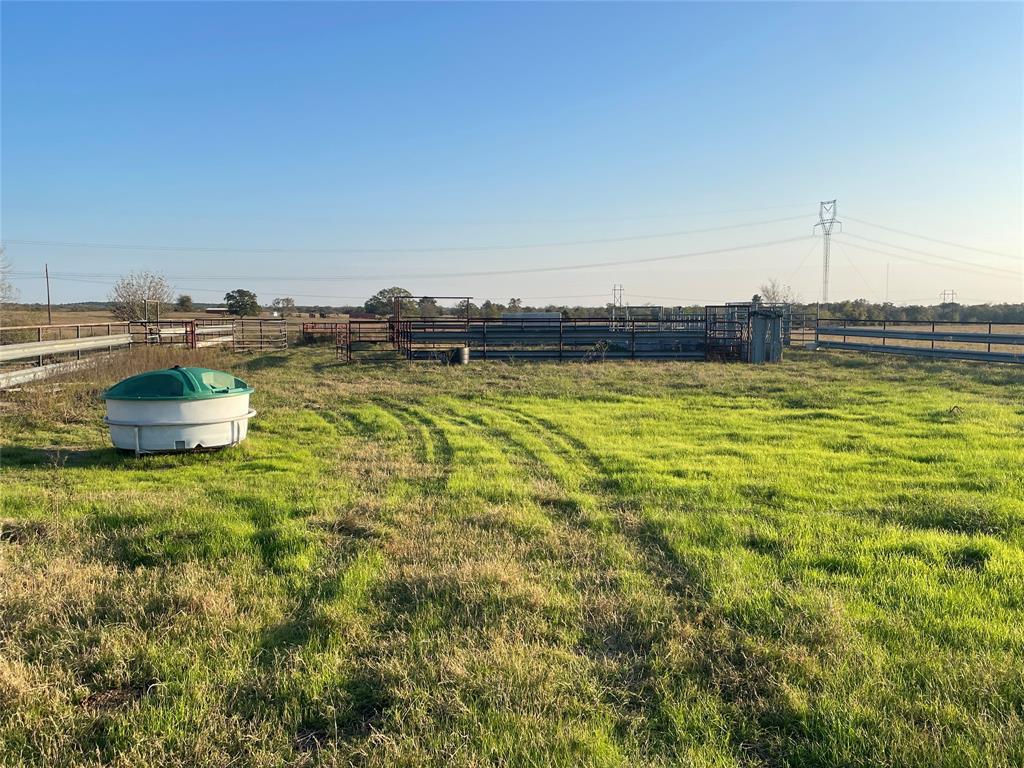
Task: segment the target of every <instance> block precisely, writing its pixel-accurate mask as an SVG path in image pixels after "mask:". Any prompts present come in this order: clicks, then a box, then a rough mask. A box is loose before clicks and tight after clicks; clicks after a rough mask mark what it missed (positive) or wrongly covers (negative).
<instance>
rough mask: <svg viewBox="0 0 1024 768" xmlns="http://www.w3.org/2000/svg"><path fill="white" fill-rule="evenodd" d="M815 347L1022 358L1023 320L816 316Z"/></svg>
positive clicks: (1016, 360) (1010, 360)
mask: <svg viewBox="0 0 1024 768" xmlns="http://www.w3.org/2000/svg"><path fill="white" fill-rule="evenodd" d="M815 344H816V345H817V347H819V348H821V349H836V350H848V351H854V352H878V353H884V354H892V355H904V356H919V357H931V358H944V359H950V360H978V361H986V362H1002V363H1024V323H996V322H980V323H975V322H962V321H955V320H835V319H830V320H824V319H823V320H821V321H819V323H818V325H817V327H816V329H815Z"/></svg>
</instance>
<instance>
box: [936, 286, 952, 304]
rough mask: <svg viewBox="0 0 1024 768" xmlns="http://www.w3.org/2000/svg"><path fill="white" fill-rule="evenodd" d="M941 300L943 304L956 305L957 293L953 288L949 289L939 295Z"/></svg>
mask: <svg viewBox="0 0 1024 768" xmlns="http://www.w3.org/2000/svg"><path fill="white" fill-rule="evenodd" d="M939 298H940V299H942V303H943V304H955V303H956V291H954V290H953V289H952V288H947V289H946V290H944V291H943V292H942V293H940V294H939Z"/></svg>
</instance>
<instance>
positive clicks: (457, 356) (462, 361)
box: [451, 347, 469, 365]
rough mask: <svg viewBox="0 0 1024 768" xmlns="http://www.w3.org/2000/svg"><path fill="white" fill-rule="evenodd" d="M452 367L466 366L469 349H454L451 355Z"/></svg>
mask: <svg viewBox="0 0 1024 768" xmlns="http://www.w3.org/2000/svg"><path fill="white" fill-rule="evenodd" d="M451 361H452V365H466V364H468V363H469V347H455V349H453V350H452V353H451Z"/></svg>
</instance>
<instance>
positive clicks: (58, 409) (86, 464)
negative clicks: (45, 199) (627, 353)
mask: <svg viewBox="0 0 1024 768" xmlns="http://www.w3.org/2000/svg"><path fill="white" fill-rule="evenodd" d="M204 362H206V363H208V364H209V363H211V360H209V359H207V360H205V361H204ZM212 362H216V363H217V364H219V365H221V366H229V365H230V366H233V368H234V370H236V371H237V372H238V373H239V374H240V375H242V376H243V378H246V379H248V380H250V381H251V383H253V384H254V385H255V386H256V388H257V393H256V395H254V407H255V408H257V410H258V411H259V412H260V413H259V416H258V417H257V418H256V419H255V420H254V421H253V422H252V426H251V430H250V437H249V439H248V440H247V441H246V442H245V443H244V444H243V445H242V446H240V447H238V448H235V449H231V450H226V451H222V452H219V453H213V454H203V455H194V456H158V457H148V458H142V459H135V458H132V457H123V456H120V455H118V454H116V453H114V452H113V451H112V450H111V449H108V448H107V447H106V446H107V441H106V435H105V434H104V431H103V427H102V424H101V422H100V419H101V416H102V406H101V405H100V404H99V403H98V402H95V401H93V400H92V399H91V396H92V395H94V394H95V393H96V392H97V391H98V390H99V389H100V388H102V386H103V385H104V384H109V383H111V382H110V381H103V380H102V379H103V376H104V375H110V374H105V373H104V372H103V371H99V372H97V373H94V374H92V376H93V378H94V380H93V381H92V382H88V381H80V382H75V381H69V382H66V383H64V384H63V385H62V386H61V387H60V388H59V389H57V390H56V391H55V392H54V391H53V390H52V387H50V385H42V386H41V387H40V388H39V389H38V390H33V391H27V392H22V393H16V394H15V395H13V396H11V397H10V398H8V402H7V403H6V407H5V409H4V411H3V415H2V417H0V428H2V434H3V444H4V446H5V448H4V451H3V455H2V464H3V469H2V481H3V486H2V488H3V499H2V504H3V508H2V515H0V763H2V764H5V765H11V766H14V765H19V766H21V765H39V766H43V765H74V766H79V765H81V766H84V765H96V764H114V765H124V766H143V765H155V766H157V765H158V766H176V765H205V766H223V765H228V764H231V765H261V766H276V765H282V764H289V765H372V766H392V765H429V764H445V765H449V766H477V765H510V766H530V765H536V766H541V765H566V766H569V765H586V766H627V765H628V766H669V765H695V766H737V765H744V766H746V765H765V766H774V765H793V766H816V765H835V766H850V765H891V766H905V765H919V766H935V765H949V766H961V765H963V766H998V765H1020V764H1022V763H1024V554H1022V546H1024V460H1022V459H1024V371H1022V370H1021V369H1019V368H1013V367H1010V366H1006V367H998V366H989V367H986V366H977V365H970V364H951V363H937V362H930V361H910V360H895V361H894V360H886V359H876V358H867V357H859V356H844V355H841V354H835V355H829V356H825V355H817V356H809V355H800V354H796V355H794V356H793V359H792V360H788V361H787V362H785V363H784V364H782V365H780V366H774V367H752V366H742V365H720V364H702V363H697V364H686V363H671V364H656V363H642V364H630V363H614V364H613V363H607V364H597V365H575V364H573V365H569V364H567V365H561V366H559V365H554V364H551V365H548V364H536V365H524V364H515V365H511V364H502V363H487V364H481V363H477V364H474V365H471V366H468V367H455V368H450V369H445V368H441V367H435V366H431V365H428V364H404V363H402V364H386V365H379V366H369V365H355V366H343V365H338V364H335V363H334V361H333V360H332V356H331V354H330V353H327V352H321V351H316V350H309V349H301V350H295V351H292V352H289V353H287V354H282V355H275V356H273V357H266V358H256V359H250V360H249V362H248V363H246V362H245V361H244V359H241V358H225V359H222V360H220V361H212ZM40 393H42V394H40Z"/></svg>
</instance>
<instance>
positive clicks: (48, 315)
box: [43, 264, 53, 325]
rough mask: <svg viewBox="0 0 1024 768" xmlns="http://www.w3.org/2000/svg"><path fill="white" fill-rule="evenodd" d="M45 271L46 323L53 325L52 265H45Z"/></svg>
mask: <svg viewBox="0 0 1024 768" xmlns="http://www.w3.org/2000/svg"><path fill="white" fill-rule="evenodd" d="M43 272H44V274H45V275H46V324H47V325H53V309H52V308H51V307H50V265H49V264H44V265H43Z"/></svg>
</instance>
